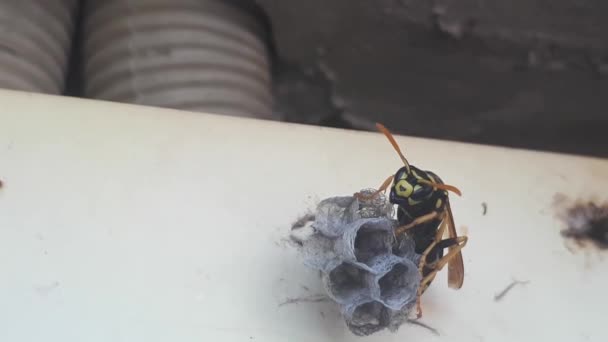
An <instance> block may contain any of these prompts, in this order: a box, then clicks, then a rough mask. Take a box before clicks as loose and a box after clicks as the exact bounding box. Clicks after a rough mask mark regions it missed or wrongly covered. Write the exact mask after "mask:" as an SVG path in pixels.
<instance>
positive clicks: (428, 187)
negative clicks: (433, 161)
mask: <svg viewBox="0 0 608 342" xmlns="http://www.w3.org/2000/svg"><path fill="white" fill-rule="evenodd" d="M432 183H435V184H437V183H439V184H441V183H442V182H441V180H440V179H439V177H437V176H436V175H435V174H433V173H431V172H428V171H422V170H420V169H418V168H417V167H415V166H413V165H408V166H404V167H402V168H400V169H399V170H398V171H397V173H396V174H395V177H394V178H393V186H392V187H391V193H390V201H391V202H393V203H395V204H397V205H400V206H403V207H405V208H413V207H425V208H427V209H431V206H435V207H437V208H436V209H439V208H441V206H442V205H443V203H444V200H443V197H444V196H447V192H446V191H445V190H440V189H435V188H434V187H433V184H432ZM421 209H422V208H421Z"/></svg>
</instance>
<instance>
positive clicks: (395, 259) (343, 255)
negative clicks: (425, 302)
mask: <svg viewBox="0 0 608 342" xmlns="http://www.w3.org/2000/svg"><path fill="white" fill-rule="evenodd" d="M369 191H371V190H366V191H364V192H368V193H369ZM392 216H393V206H392V205H391V204H390V203H389V202H388V201H387V200H386V197H384V196H380V197H378V198H376V199H375V200H373V201H367V202H363V201H359V200H357V199H356V198H355V197H353V196H345V197H332V198H327V199H325V200H323V201H321V202H320V203H319V205H318V206H317V208H316V212H315V213H314V220H313V221H312V224H311V228H312V229H313V233H312V234H311V235H309V236H308V237H307V238H305V239H303V240H301V241H300V252H301V254H302V257H303V260H304V263H305V265H307V266H309V267H312V268H314V269H318V270H319V271H321V280H322V282H323V285H324V287H325V290H326V292H327V294H328V296H329V297H330V298H331V299H332V300H333V301H335V302H336V303H337V304H338V305H339V306H340V309H341V312H342V315H343V316H344V319H345V322H346V324H347V326H348V328H349V329H350V331H352V332H353V333H354V334H356V335H359V336H366V335H370V334H373V333H375V332H377V331H380V330H382V329H385V328H388V329H390V330H391V331H395V330H397V329H398V328H399V326H400V325H401V324H402V323H403V322H404V321H406V320H407V316H408V313H409V312H410V310H411V309H412V308H413V307H414V305H415V302H416V291H417V290H418V285H419V283H420V274H419V272H418V267H417V263H418V260H419V255H417V254H416V253H415V252H414V242H413V240H411V239H410V238H409V237H407V236H400V237H399V238H398V239H397V238H396V237H395V235H394V228H395V226H396V224H397V222H396V221H395V220H394V219H393V218H392Z"/></svg>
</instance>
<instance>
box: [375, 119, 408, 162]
mask: <svg viewBox="0 0 608 342" xmlns="http://www.w3.org/2000/svg"><path fill="white" fill-rule="evenodd" d="M376 128H377V129H378V130H379V131H380V132H381V133H382V134H384V135H385V136H386V138H387V139H388V141H389V142H390V143H391V145H393V148H394V149H395V151H397V153H398V154H399V157H401V161H403V164H405V166H407V168H408V170H409V168H410V163H409V162H408V161H407V159H405V156H404V155H403V153H402V152H401V148H399V145H397V141H395V138H394V137H393V135H392V134H391V132H390V131H389V130H388V129H387V128H386V127H384V125H382V124H381V123H376Z"/></svg>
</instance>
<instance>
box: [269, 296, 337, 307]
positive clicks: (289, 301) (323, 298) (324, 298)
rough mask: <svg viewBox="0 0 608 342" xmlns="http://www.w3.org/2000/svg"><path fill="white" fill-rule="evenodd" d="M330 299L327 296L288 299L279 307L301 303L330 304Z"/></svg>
mask: <svg viewBox="0 0 608 342" xmlns="http://www.w3.org/2000/svg"><path fill="white" fill-rule="evenodd" d="M329 300H330V299H329V297H327V296H325V295H312V296H308V297H298V298H287V299H286V300H284V301H283V302H281V303H280V304H279V306H284V305H288V304H299V303H322V302H329Z"/></svg>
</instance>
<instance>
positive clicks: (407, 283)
mask: <svg viewBox="0 0 608 342" xmlns="http://www.w3.org/2000/svg"><path fill="white" fill-rule="evenodd" d="M412 271H413V272H417V270H412V268H411V267H410V266H407V265H405V264H402V263H399V264H395V265H394V266H393V268H392V269H391V270H390V271H389V272H388V273H386V274H385V275H383V276H382V277H381V278H380V279H379V280H378V286H380V298H382V300H383V301H384V302H385V303H390V302H394V301H399V300H400V299H402V298H406V297H407V296H408V294H409V293H411V290H412V288H413V287H415V284H414V283H413V281H412V280H414V279H416V277H415V274H413V272H412Z"/></svg>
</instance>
